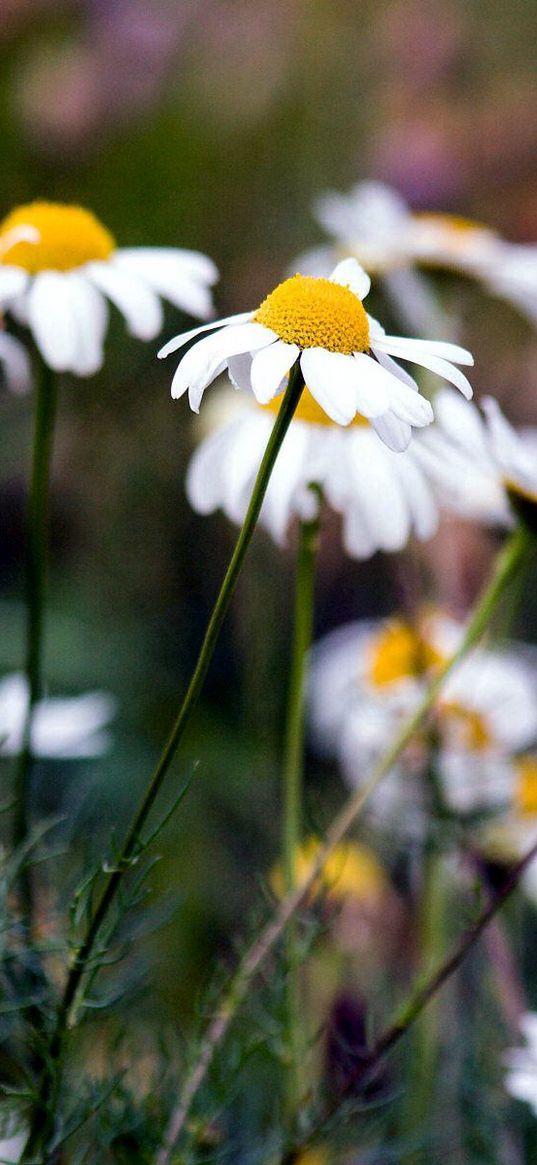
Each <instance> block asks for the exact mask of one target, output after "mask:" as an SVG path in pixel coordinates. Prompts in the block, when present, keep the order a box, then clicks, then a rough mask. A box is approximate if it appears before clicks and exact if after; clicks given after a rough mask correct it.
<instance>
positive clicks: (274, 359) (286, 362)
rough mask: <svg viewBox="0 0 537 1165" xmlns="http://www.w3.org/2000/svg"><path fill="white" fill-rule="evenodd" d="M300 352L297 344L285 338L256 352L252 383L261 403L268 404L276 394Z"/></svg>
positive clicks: (253, 362)
mask: <svg viewBox="0 0 537 1165" xmlns="http://www.w3.org/2000/svg"><path fill="white" fill-rule="evenodd" d="M299 354H300V348H299V347H298V345H297V344H286V343H284V341H283V340H276V342H275V343H274V344H269V345H268V347H266V348H262V349H261V351H259V352H256V354H255V356H254V358H253V360H252V369H251V384H252V389H253V392H254V395H255V397H256V399H257V400H258V401H259V403H260V404H268V402H269V401H270V400H272V398H273V396H275V395H276V393H277V392H278V391H279V389H280V386H281V383H282V380H283V379H284V377H285V375H286V373H287V372H289V369H290V368H292V366H293V364H294V363H295V360H297V359H298V356H299Z"/></svg>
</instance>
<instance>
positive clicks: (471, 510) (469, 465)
mask: <svg viewBox="0 0 537 1165" xmlns="http://www.w3.org/2000/svg"><path fill="white" fill-rule="evenodd" d="M434 413H435V423H434V425H431V426H430V428H428V429H424V430H423V431H422V432H420V433H419V434H418V436H417V438H416V439H415V440H414V441H413V442H412V451H413V453H414V455H415V458H416V461H417V463H418V465H419V466H420V468H421V469H422V470H423V472H424V473H425V475H426V477H427V479H428V480H429V481H430V482H431V484H432V486H433V489H434V493H435V496H436V498H437V500H438V502H439V503H440V505H442V506H445V507H446V508H448V509H450V510H453V511H455V512H456V513H458V514H460V515H461V516H462V517H464V518H469V519H471V520H473V521H477V522H486V523H487V524H489V525H498V526H503V527H509V526H510V525H512V522H513V517H512V511H511V508H510V506H509V502H508V498H507V493H506V490H505V485H504V483H503V480H502V474H501V472H500V469H499V465H498V459H497V456H496V454H495V451H494V448H493V445H492V442H491V433H490V427H489V425H488V424H487V423H486V421H485V420H484V419H483V417H482V415H481V413H480V411H479V409H478V408H477V406H476V405H475V404H474V403H473V402H472V401H466V400H463V399H462V397H461V396H460V395H459V393H457V392H454V391H453V390H452V389H450V388H442V389H439V391H438V392H437V393H435V397H434ZM515 439H516V440H518V438H516V434H515ZM522 440H524V438H522ZM535 476H536V484H537V474H536V475H535Z"/></svg>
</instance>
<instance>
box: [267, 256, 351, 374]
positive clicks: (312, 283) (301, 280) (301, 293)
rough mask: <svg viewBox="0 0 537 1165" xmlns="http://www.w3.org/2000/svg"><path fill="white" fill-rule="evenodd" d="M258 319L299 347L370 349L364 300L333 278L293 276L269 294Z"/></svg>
mask: <svg viewBox="0 0 537 1165" xmlns="http://www.w3.org/2000/svg"><path fill="white" fill-rule="evenodd" d="M254 320H255V322H256V323H258V324H264V326H265V327H266V328H271V329H272V331H273V332H276V334H277V335H278V336H279V337H280V339H281V340H285V342H286V343H287V344H298V346H299V348H325V349H326V350H327V351H328V352H343V353H345V354H346V355H350V353H351V352H366V351H367V350H368V348H369V323H368V319H367V314H366V312H365V311H364V308H363V307H362V303H361V301H360V300H359V299H358V296H356V295H355V294H354V292H352V291H350V289H349V288H348V287H342V285H341V284H340V283H332V282H331V280H330V279H314V278H312V276H310V275H293V276H292V278H291V279H286V280H285V281H284V283H280V284H279V285H278V287H276V288H275V289H274V291H271V293H270V295H267V298H266V299H264V300H263V303H262V304H261V307H259V308H258V309H257V311H256V313H255V316H254Z"/></svg>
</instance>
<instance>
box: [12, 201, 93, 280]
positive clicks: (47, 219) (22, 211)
mask: <svg viewBox="0 0 537 1165" xmlns="http://www.w3.org/2000/svg"><path fill="white" fill-rule="evenodd" d="M24 228H30V229H31V230H32V229H33V230H34V231H35V232H36V241H35V242H30V241H26V240H25V239H24ZM10 236H13V242H12V243H11V242H10ZM2 243H3V244H4V246H2ZM115 247H116V244H115V241H114V238H113V236H112V235H111V234H110V231H107V229H106V227H104V226H103V225H102V223H100V222H99V220H98V219H97V218H96V217H95V215H94V214H92V213H91V211H90V210H85V209H84V207H82V206H67V205H64V204H63V203H58V202H31V203H29V204H28V205H27V206H19V207H17V209H16V210H12V211H11V213H10V214H8V215H7V218H5V219H4V221H3V222H2V223H1V224H0V262H2V263H8V264H10V265H11V264H14V265H15V266H16V267H24V269H25V270H26V271H28V272H29V273H30V275H36V274H37V273H38V272H39V271H71V270H72V269H73V268H74V267H82V266H83V264H84V263H89V262H91V260H93V259H97V260H99V259H107V258H108V256H109V255H111V253H112V251H114V250H115Z"/></svg>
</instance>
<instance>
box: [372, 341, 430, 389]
mask: <svg viewBox="0 0 537 1165" xmlns="http://www.w3.org/2000/svg"><path fill="white" fill-rule="evenodd" d="M371 348H372V351H373V352H374V353H375V356H376V358H377V360H378V362H379V364H380V365H381V366H382V368H385V369H386V372H391V374H392V376H396V377H397V379H398V380H401V381H402V382H403V384H407V385H408V387H409V388H413V389H414V392H419V388H418V386H417V384H416V381H415V380H414V377H413V376H411V375H410V373H409V372H407V370H406V368H402V367H401V365H400V364H398V363H397V361H396V360H392V358H391V356H388V354H387V353H386V352H383V351H382V349H381V348H377V346H376V344H371Z"/></svg>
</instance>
